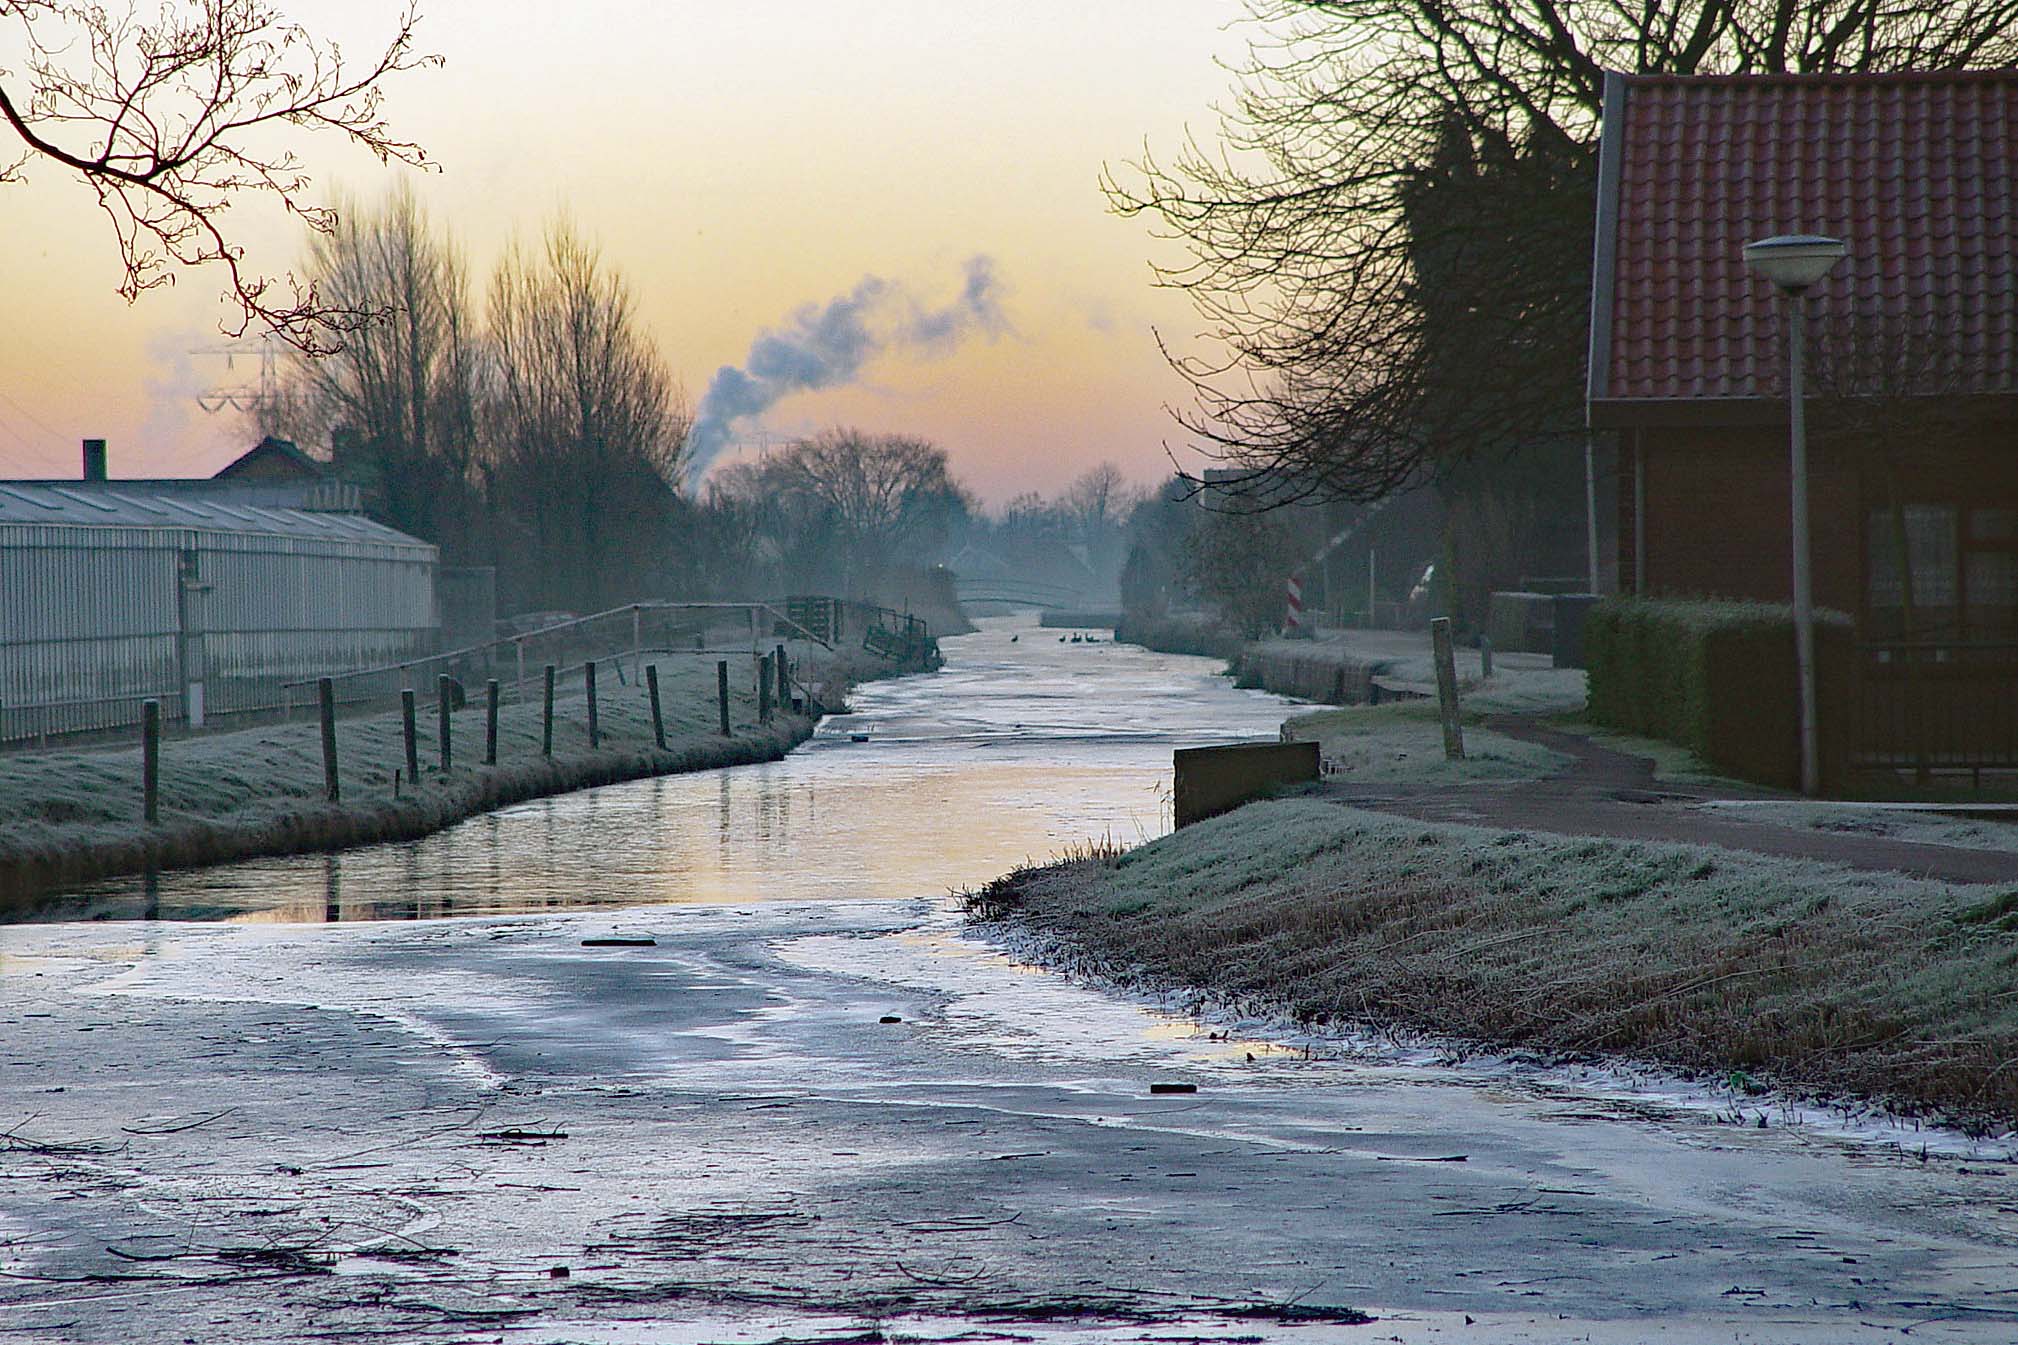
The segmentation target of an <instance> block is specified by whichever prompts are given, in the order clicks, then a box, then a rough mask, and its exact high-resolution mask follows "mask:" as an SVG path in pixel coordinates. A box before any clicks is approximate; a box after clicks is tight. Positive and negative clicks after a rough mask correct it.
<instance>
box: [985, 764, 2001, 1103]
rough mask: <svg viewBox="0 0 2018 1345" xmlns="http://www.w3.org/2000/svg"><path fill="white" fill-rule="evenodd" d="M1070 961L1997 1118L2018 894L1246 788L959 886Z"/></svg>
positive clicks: (1320, 1009)
mask: <svg viewBox="0 0 2018 1345" xmlns="http://www.w3.org/2000/svg"><path fill="white" fill-rule="evenodd" d="M969 905H970V911H971V912H972V914H973V915H974V916H976V917H977V918H980V919H991V920H992V919H1006V920H1014V921H1017V922H1020V923H1021V924H1023V925H1025V926H1027V927H1029V928H1032V929H1034V930H1036V931H1038V932H1039V933H1041V934H1043V935H1045V936H1048V937H1050V938H1052V939H1054V940H1056V941H1057V942H1058V944H1059V945H1060V946H1061V947H1062V948H1064V949H1066V950H1069V955H1070V956H1072V957H1073V958H1074V959H1075V960H1080V961H1081V962H1082V964H1083V966H1084V968H1085V969H1087V970H1090V971H1092V972H1094V973H1095V974H1098V975H1102V976H1105V977H1109V978H1111V979H1115V980H1118V981H1121V982H1124V983H1136V984H1143V985H1149V986H1154V987H1156V988H1162V989H1170V988H1196V989H1199V990H1203V991H1206V992H1208V993H1211V994H1213V995H1216V996H1219V997H1222V998H1224V999H1225V1000H1227V1001H1228V1002H1230V1003H1232V1004H1235V1005H1237V1006H1239V1007H1241V1008H1243V1009H1245V1010H1248V1011H1252V1012H1258V1013H1265V1014H1281V1015H1287V1016H1290V1017H1293V1018H1296V1019H1298V1020H1302V1021H1306V1022H1310V1023H1314V1024H1334V1025H1343V1024H1348V1023H1351V1024H1366V1025H1374V1026H1405V1027H1407V1028H1410V1029H1414V1030H1420V1031H1426V1032H1431V1033H1437V1034H1443V1035H1447V1036H1451V1037H1457V1038H1463V1039H1469V1040H1474V1041H1480V1042H1486V1043H1491V1044H1494V1045H1498V1046H1507V1047H1526V1048H1533V1049H1541V1050H1545V1051H1551V1052H1570V1053H1584V1052H1612V1053H1620V1054H1625V1055H1631V1056H1636V1057H1640V1058H1644V1059H1652V1060H1656V1061H1660V1062H1663V1063H1665V1064H1668V1065H1672V1066H1677V1067H1681V1068H1684V1069H1688V1070H1697V1071H1711V1072H1715V1073H1718V1074H1724V1073H1729V1072H1733V1071H1736V1072H1740V1073H1741V1074H1742V1076H1744V1077H1745V1078H1748V1079H1749V1078H1765V1079H1772V1080H1775V1081H1777V1082H1780V1083H1782V1084H1785V1085H1788V1086H1792V1087H1795V1088H1799V1089H1806V1090H1815V1091H1822V1092H1854V1093H1858V1094H1862V1095H1866V1096H1871V1097H1880V1098H1884V1099H1887V1100H1890V1101H1892V1102H1893V1103H1894V1104H1895V1105H1901V1106H1904V1107H1907V1108H1910V1109H1914V1110H1919V1111H1926V1112H1932V1113H1937V1114H1941V1115H1944V1116H1947V1117H1949V1118H1951V1119H1954V1120H1956V1121H1958V1122H1960V1123H1962V1124H1964V1125H1967V1126H1974V1127H1985V1126H1989V1127H1996V1128H2003V1127H2007V1126H2010V1125H2012V1124H2014V1123H2018V1069H2013V1068H2011V1064H2012V1061H2013V1060H2014V1059H2018V990H2014V987H2018V888H2014V889H2012V890H2008V891H2004V892H2001V893H1997V892H1986V890H1984V889H1982V888H1962V887H1951V886H1947V885H1944V884H1940V883H1934V882H1925V881H1919V880H1915V879H1909V878H1904V877H1898V876H1893V875H1886V874H1871V873H1861V872H1855V871H1851V870H1847V869H1842V868H1837V867H1834V866H1828V865H1819V864H1807V863H1800V862H1792V861H1782V860H1775V859H1769V858H1765V857H1762V856H1756V855H1749V854H1741V853H1737V852H1732V851H1724V850H1715V849H1709V848H1692V847H1682V846H1671V845H1655V844H1640V843H1633V842H1622V841H1610V840H1597V839H1584V838H1574V837H1539V836H1531V835H1527V834H1523V833H1506V832H1494V831H1489V830H1484V829H1479V828H1472V827H1459V826H1447V825H1429V824H1424V823H1419V822H1411V821H1407V820H1403V819H1399V818H1392V817H1386V816H1382V815H1378V814H1373V813H1365V812H1359V811H1354V810H1351V809H1345V808H1340V807H1337V806H1335V805H1332V804H1328V803H1323V802H1320V801H1316V800H1310V799H1287V800H1279V801H1274V802H1266V803H1258V804H1251V805H1249V806H1248V807H1245V808H1242V809H1240V810H1238V811H1236V812H1233V813H1230V814H1227V815H1225V816H1223V817H1220V818H1216V819H1213V820H1211V821H1209V822H1205V823H1201V824H1199V825H1197V826H1193V827H1188V828H1186V829H1185V830H1183V831H1181V832H1178V833H1176V834H1174V835H1172V836H1168V837H1165V838H1164V839H1162V840H1159V841H1155V842H1152V843H1151V844H1148V845H1145V846H1142V847H1141V848H1139V849H1136V850H1132V851H1129V852H1127V853H1125V854H1122V855H1120V856H1118V857H1103V858H1092V859H1081V860H1076V861H1072V862H1067V863H1063V864H1057V865H1052V866H1048V867H1043V868H1036V869H1025V870H1020V871H1018V872H1016V873H1012V874H1010V875H1008V876H1006V877H1004V878H1002V879H999V880H997V881H996V882H995V883H993V884H991V885H990V886H989V887H987V888H986V889H984V890H982V891H981V892H979V893H977V894H975V895H974V896H973V897H972V898H970V902H969Z"/></svg>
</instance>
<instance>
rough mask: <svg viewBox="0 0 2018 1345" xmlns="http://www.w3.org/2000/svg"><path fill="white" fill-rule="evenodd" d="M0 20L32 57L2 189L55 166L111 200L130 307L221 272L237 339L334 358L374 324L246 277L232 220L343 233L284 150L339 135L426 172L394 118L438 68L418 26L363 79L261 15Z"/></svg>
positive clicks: (209, 11) (12, 114)
mask: <svg viewBox="0 0 2018 1345" xmlns="http://www.w3.org/2000/svg"><path fill="white" fill-rule="evenodd" d="M0 20H5V21H11V26H12V29H13V32H14V34H15V38H16V41H17V43H18V52H17V54H16V55H14V56H13V57H12V58H11V60H9V62H8V64H7V65H6V66H5V67H4V68H0V118H4V120H5V122H6V124H7V125H8V126H9V127H10V128H11V129H12V130H13V132H14V134H15V135H16V136H17V137H18V138H19V140H20V142H21V145H22V149H21V152H20V154H19V156H18V157H17V158H15V159H14V160H13V161H12V162H11V163H7V164H5V165H4V166H0V181H4V182H14V181H19V180H21V179H22V178H23V177H24V176H25V174H26V170H27V167H28V165H29V164H31V163H34V162H38V161H39V162H42V163H53V164H58V165H61V166H62V167H63V168H64V169H66V170H68V171H69V172H71V173H73V174H75V175H76V176H77V177H78V178H80V179H81V180H82V181H83V182H84V183H85V184H86V185H87V186H89V187H90V188H91V189H92V190H93V191H94V192H95V193H97V197H98V204H99V206H100V207H101V208H102V209H103V210H104V212H105V214H106V216H107V217H108V218H109V219H110V220H111V221H112V229H113V234H114V237H115V239H116V240H117V245H118V249H119V256H120V260H121V262H122V264H123V266H124V274H123V278H122V280H121V282H120V285H119V292H120V294H122V295H123V296H125V298H126V299H127V300H128V301H129V302H131V301H132V300H135V299H137V298H138V297H139V296H140V295H141V294H143V293H145V292H146V291H148V290H151V289H155V288H157V287H159V286H162V285H167V284H171V283H173V281H174V279H175V276H176V273H177V271H178V270H181V269H185V268H195V267H204V266H213V267H217V268H220V269H221V270H222V271H223V272H224V273H225V275H226V277H227V278H228V285H229V292H230V294H231V296H232V297H233V299H234V300H235V302H236V303H237V305H238V308H239V313H240V316H239V320H238V322H237V323H236V324H235V325H234V324H227V325H226V329H227V330H228V331H230V332H231V334H233V335H242V334H243V333H244V332H245V331H246V330H247V329H248V328H250V327H254V326H257V327H261V328H264V329H266V330H268V331H271V332H272V333H274V334H275V335H276V336H278V337H280V338H281V339H282V340H284V341H286V342H288V343H289V344H290V345H293V346H295V347H297V348H299V349H301V350H304V351H310V352H316V351H325V350H329V349H332V348H333V347H334V346H335V345H336V344H337V343H338V342H339V341H340V339H341V335H342V333H343V332H344V331H345V330H347V329H348V328H350V327H352V326H355V325H356V324H357V323H358V322H359V321H361V320H363V319H365V318H367V317H369V316H371V315H372V310H362V309H355V308H347V307H345V306H344V305H343V304H342V303H340V302H331V301H329V300H326V299H325V298H323V297H322V296H321V295H319V294H318V293H317V291H316V289H315V287H314V285H313V284H312V283H311V284H307V285H304V284H301V283H298V282H296V281H294V280H292V278H290V279H289V280H288V283H286V284H285V286H283V287H279V288H277V287H276V282H275V280H274V279H273V278H272V277H268V276H264V275H261V274H259V273H258V272H257V271H255V270H253V269H250V268H248V267H247V265H246V263H245V256H244V249H243V247H242V246H241V245H240V244H239V243H237V242H236V241H234V238H233V235H232V234H231V233H230V232H229V231H228V230H227V226H226V211H227V209H228V208H229V207H231V206H233V205H234V204H238V203H241V202H244V201H248V200H253V199H264V200H268V201H272V202H277V203H278V204H279V205H280V206H281V207H282V208H283V209H285V210H286V211H288V212H289V213H291V214H294V215H297V216H299V217H300V218H301V219H303V220H305V221H306V222H307V223H308V225H309V227H310V228H311V229H314V230H316V231H318V232H322V233H328V232H330V231H331V230H332V229H333V228H334V227H335V224H336V216H335V212H333V211H332V210H330V209H328V208H327V207H324V206H321V205H317V204H315V203H314V202H312V201H311V200H310V199H309V197H308V190H309V187H310V185H311V184H310V178H309V175H308V172H307V169H306V167H305V166H304V164H303V162H302V160H301V159H300V158H299V156H297V154H296V153H295V152H294V151H293V150H292V149H289V148H287V147H286V145H287V142H288V141H289V140H290V139H292V138H293V136H294V134H295V133H297V132H304V131H323V132H328V133H330V134H331V135H332V136H334V137H335V138H336V139H337V140H339V141H345V142H348V143H350V144H352V145H356V146H360V147H362V148H364V149H366V150H368V151H369V152H371V153H372V154H374V155H376V156H377V157H378V158H379V160H380V161H381V162H398V163H405V164H412V165H416V166H419V165H424V164H425V163H426V155H425V153H424V152H423V151H422V149H421V148H420V146H418V145H416V144H413V143H411V142H409V141H404V140H400V139H398V138H396V137H395V136H394V135H393V134H392V132H391V130H390V129H389V128H388V126H387V125H386V122H385V120H384V118H383V117H382V115H381V111H380V104H381V100H382V96H383V89H382V86H383V84H384V82H385V81H386V79H387V78H388V77H389V76H391V75H394V74H397V73H399V72H401V71H406V70H412V69H416V68H419V67H423V66H432V65H438V64H439V63H440V58H439V57H436V56H429V55H424V54H421V53H419V52H417V51H416V50H415V48H414V23H415V14H414V12H413V11H412V10H408V11H407V12H406V13H405V14H404V15H403V16H402V17H401V18H400V20H399V23H398V26H397V28H396V29H395V30H394V33H393V36H392V39H391V40H390V41H389V42H388V43H387V44H386V46H385V48H384V50H383V51H381V52H380V53H379V54H378V56H377V58H376V59H374V60H371V61H368V62H366V63H364V64H362V65H351V64H348V63H346V62H345V61H344V60H343V58H342V56H341V54H340V53H339V51H338V50H337V47H336V44H335V43H333V42H328V41H324V40H321V39H318V38H316V37H315V36H314V35H313V34H311V33H310V32H309V31H308V30H307V29H306V28H303V27H302V26H300V25H299V24H293V23H289V22H286V21H285V20H283V19H282V17H281V16H280V14H279V13H278V12H277V11H275V10H274V9H272V8H270V7H269V6H267V5H265V4H261V3H259V0H167V3H164V4H163V5H162V8H161V10H160V11H159V13H158V15H157V16H156V17H154V18H152V19H144V18H142V17H140V15H139V12H138V10H137V9H128V10H127V11H126V12H124V13H114V12H112V11H108V10H106V9H105V8H103V7H102V6H100V5H97V4H91V3H82V2H80V3H66V2H64V0H0Z"/></svg>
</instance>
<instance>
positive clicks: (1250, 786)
mask: <svg viewBox="0 0 2018 1345" xmlns="http://www.w3.org/2000/svg"><path fill="white" fill-rule="evenodd" d="M1172 764H1173V766H1174V767H1175V769H1176V777H1177V780H1176V787H1175V790H1174V793H1175V795H1176V804H1177V825H1178V826H1180V827H1185V826H1190V825H1191V824H1192V823H1193V822H1197V821H1201V820H1202V819H1204V818H1208V817H1212V816H1214V815H1216V814H1218V813H1223V812H1227V811H1229V810H1230V809H1233V808H1238V807H1239V806H1240V805H1241V804H1243V803H1246V802H1247V801H1248V800H1250V799H1255V798H1259V797H1260V796H1261V795H1263V794H1265V793H1267V792H1268V791H1269V790H1271V789H1273V788H1275V787H1276V786H1278V785H1287V784H1301V783H1303V782H1304V781H1307V780H1315V779H1317V744H1316V743H1314V742H1305V743H1234V744H1231V745H1229V746H1226V747H1185V748H1180V749H1179V750H1178V751H1176V752H1175V753H1173V754H1172Z"/></svg>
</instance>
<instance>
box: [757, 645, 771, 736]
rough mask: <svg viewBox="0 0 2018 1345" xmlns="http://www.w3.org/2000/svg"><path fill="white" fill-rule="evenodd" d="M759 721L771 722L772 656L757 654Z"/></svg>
mask: <svg viewBox="0 0 2018 1345" xmlns="http://www.w3.org/2000/svg"><path fill="white" fill-rule="evenodd" d="M757 722H758V723H759V724H768V723H770V722H771V656H770V655H769V654H759V655H757Z"/></svg>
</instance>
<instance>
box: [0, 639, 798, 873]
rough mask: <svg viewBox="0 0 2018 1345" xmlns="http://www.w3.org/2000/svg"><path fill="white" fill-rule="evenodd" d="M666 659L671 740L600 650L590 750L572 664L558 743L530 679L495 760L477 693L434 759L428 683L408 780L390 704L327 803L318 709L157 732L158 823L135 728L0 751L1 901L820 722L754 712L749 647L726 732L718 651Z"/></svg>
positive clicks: (410, 832)
mask: <svg viewBox="0 0 2018 1345" xmlns="http://www.w3.org/2000/svg"><path fill="white" fill-rule="evenodd" d="M658 666H659V679H660V692H661V696H660V699H661V705H662V707H663V710H664V717H665V728H666V744H667V745H666V747H665V748H664V749H663V750H662V749H660V748H659V747H657V745H656V744H655V742H654V739H653V734H652V722H651V711H650V706H649V702H648V701H647V698H646V693H645V690H644V688H642V687H639V686H626V685H623V684H621V683H620V682H619V681H618V680H617V678H616V677H615V676H614V674H613V672H612V671H611V669H610V667H609V666H607V665H606V666H605V667H604V669H603V670H602V676H601V678H600V681H599V684H598V687H597V692H598V695H597V711H598V713H597V719H598V724H599V728H600V736H601V744H600V746H599V747H597V748H593V749H592V748H591V747H590V746H589V742H588V712H587V711H588V707H587V700H586V697H585V696H584V694H583V689H582V685H581V682H580V672H579V670H578V669H577V670H576V673H575V678H574V680H573V682H572V684H570V685H567V686H565V687H564V688H563V689H561V690H560V691H559V692H558V693H557V694H556V697H555V707H554V709H555V714H554V718H555V723H554V750H553V755H552V756H551V757H547V756H543V755H542V754H541V707H540V704H539V697H538V692H537V689H536V688H535V689H533V690H531V691H530V694H529V696H528V699H527V700H526V701H524V702H518V701H509V702H507V703H506V704H505V705H503V706H502V707H501V708H500V712H499V716H498V763H499V764H498V765H496V766H485V765H483V764H482V762H483V741H484V709H483V706H482V704H481V703H480V701H479V702H478V703H473V704H471V705H469V706H467V707H466V708H464V709H462V710H460V711H457V712H455V713H454V714H452V715H451V716H450V721H451V725H452V739H453V753H452V764H451V769H450V770H448V771H447V772H443V771H441V770H439V769H437V767H438V766H439V755H438V748H437V737H436V734H437V720H436V716H435V713H434V708H433V705H432V701H431V698H429V699H428V700H424V701H423V703H422V708H421V712H420V715H419V723H418V730H419V733H418V736H419V740H420V752H419V756H420V763H421V776H420V780H419V783H418V788H416V787H415V785H414V783H413V782H412V781H408V780H405V779H403V778H402V780H401V781H400V782H399V785H398V788H397V793H396V792H395V783H394V774H395V772H399V773H400V774H401V775H402V777H403V776H404V770H405V746H404V736H403V733H402V730H401V723H400V715H399V713H398V712H397V711H396V710H395V711H392V712H389V713H378V714H371V715H362V716H357V717H354V718H346V719H342V720H339V721H338V724H337V758H338V762H339V766H340V772H339V774H340V785H341V791H340V792H341V795H342V801H341V802H340V803H335V804H332V803H329V802H327V801H326V799H325V798H324V792H323V791H324V785H323V767H322V748H321V739H320V735H319V731H318V729H317V726H316V724H315V723H314V722H313V721H312V720H310V721H306V722H295V723H290V724H273V725H267V726H263V727H259V728H250V729H244V730H240V731H238V732H231V733H217V734H209V735H201V736H194V737H188V738H179V739H171V740H169V741H167V742H164V743H163V745H162V756H161V774H160V782H161V783H160V788H161V809H160V821H159V822H158V823H156V824H154V825H151V826H150V825H148V824H147V823H146V822H145V821H144V820H143V818H142V806H141V790H140V749H139V746H138V745H137V744H132V745H129V746H125V747H118V748H96V749H76V750H58V751H45V752H15V753H9V754H7V755H5V756H0V910H4V909H5V908H6V907H7V906H9V905H10V904H18V903H21V902H23V901H25V900H27V899H29V898H31V897H33V896H35V895H37V894H41V893H45V892H48V891H50V890H52V889H56V888H61V887H65V886H69V885H73V884H76V883H81V882H86V881H90V880H92V879H96V878H103V877H110V876H113V875H117V874H124V873H139V872H144V871H146V870H148V869H150V868H156V869H170V868H181V867H187V866H191V865H199V864H215V863H222V862H225V861H228V860H235V859H245V858H249V857H251V856H254V855H274V854H292V853H299V852H303V851H312V850H331V849H338V848H341V847H344V846H351V845H361V844H368V843H372V842H378V841H389V840H405V839H410V838H413V837H416V836H422V835H426V834H427V833H429V832H432V831H437V830H440V829H441V828H442V827H445V826H448V825H450V824H451V823H454V822H457V821H460V820H461V819H463V818H466V817H470V816H473V815H474V814H477V813H480V812H484V811H487V810H489V809H492V808H498V807H502V806H504V805H506V804H510V803H516V802H519V801H521V800H524V799H529V798H537V797H540V796H543V795H548V794H558V793H564V792H566V791H569V790H574V789H581V788H585V787H588V786H591V785H599V784H609V783H612V782H615V781H619V780H630V779H637V778H640V777H643V776H649V775H663V774H669V773H673V772H677V771H689V770H701V769H705V768H708V767H713V766H728V765H738V764H742V763H747V762H753V761H770V760H775V759H777V758H778V757H781V756H783V755H784V754H785V753H786V752H788V751H790V750H791V748H792V747H793V746H794V745H795V744H797V743H799V742H801V741H803V740H804V739H805V738H806V737H807V736H808V735H809V734H810V733H811V732H812V721H810V720H808V719H806V718H803V717H796V716H779V717H776V718H774V719H773V720H772V721H771V722H770V723H768V724H762V725H759V724H757V723H756V719H757V706H756V699H755V690H754V680H753V678H751V677H746V676H744V675H743V674H744V673H746V672H748V671H749V669H748V668H747V666H746V662H745V663H744V664H739V665H738V666H737V675H736V676H735V678H734V685H733V687H732V694H731V703H730V717H731V721H732V723H733V724H734V725H735V731H734V732H733V733H732V734H731V735H729V736H726V737H725V736H723V735H722V734H721V732H720V731H719V714H718V710H717V705H716V696H715V668H714V662H713V660H712V659H707V660H702V659H698V658H685V659H664V660H661V661H660V662H659V665H658ZM823 680H825V679H823ZM746 682H748V683H750V685H744V683H746Z"/></svg>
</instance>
